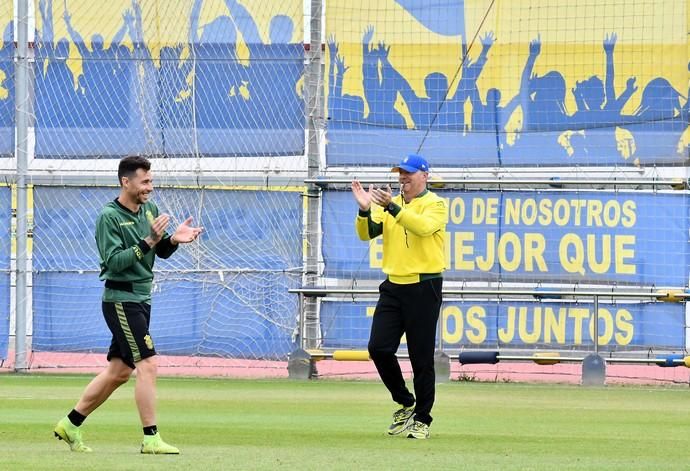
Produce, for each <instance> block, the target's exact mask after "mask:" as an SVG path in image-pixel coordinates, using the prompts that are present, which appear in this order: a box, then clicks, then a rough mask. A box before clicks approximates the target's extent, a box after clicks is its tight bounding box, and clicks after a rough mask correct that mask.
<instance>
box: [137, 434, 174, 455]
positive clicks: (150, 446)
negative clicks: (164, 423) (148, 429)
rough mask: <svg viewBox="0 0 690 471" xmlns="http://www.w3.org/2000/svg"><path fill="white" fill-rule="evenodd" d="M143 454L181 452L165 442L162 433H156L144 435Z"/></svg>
mask: <svg viewBox="0 0 690 471" xmlns="http://www.w3.org/2000/svg"><path fill="white" fill-rule="evenodd" d="M141 452H142V453H145V454H148V455H179V454H180V450H178V449H177V448H175V447H174V446H172V445H168V444H167V443H165V442H164V441H163V439H162V438H161V434H160V433H156V434H155V435H144V441H143V442H142V444H141Z"/></svg>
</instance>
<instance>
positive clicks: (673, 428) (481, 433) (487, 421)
mask: <svg viewBox="0 0 690 471" xmlns="http://www.w3.org/2000/svg"><path fill="white" fill-rule="evenodd" d="M89 378H90V377H86V376H16V375H0V469H3V470H6V469H7V470H15V469H16V470H43V469H46V470H59V469H80V470H81V469H100V470H110V469H132V470H134V469H146V470H155V469H165V470H175V469H184V470H187V471H191V470H205V471H210V470H216V469H242V470H244V469H299V470H307V469H314V470H317V469H318V470H326V469H328V470H330V469H348V470H350V469H375V470H378V469H396V470H402V469H420V468H421V469H423V470H424V471H430V470H436V469H444V470H446V469H471V470H508V469H520V470H532V469H534V470H536V469H549V470H569V469H577V470H580V469H581V470H594V469H605V470H614V469H620V470H631V469H645V470H657V469H664V470H668V469H689V468H690V451H688V446H687V442H688V438H689V437H690V413H689V412H690V400H689V399H690V398H689V397H688V396H689V395H690V391H688V390H687V388H680V387H674V388H641V387H606V388H594V389H587V388H582V387H578V386H561V385H528V384H515V383H476V382H453V383H450V384H442V385H439V387H438V388H437V398H436V406H435V408H434V416H435V422H434V424H433V426H432V428H431V430H432V436H431V439H430V440H427V441H415V440H409V439H405V438H402V437H388V436H387V435H386V434H385V433H384V430H385V428H386V427H387V426H388V421H389V420H390V413H391V412H392V411H393V405H392V403H391V401H390V400H389V397H388V394H387V392H386V391H385V388H384V387H383V385H382V384H380V383H378V382H364V381H359V382H357V381H333V380H332V381H324V380H318V381H311V382H295V381H289V380H271V381H258V380H254V381H249V380H241V381H240V380H228V379H178V378H169V379H168V378H163V379H160V380H159V393H158V396H159V428H160V430H161V433H162V435H163V438H164V439H165V440H166V441H168V442H170V443H171V444H174V445H176V446H178V447H179V448H180V449H181V451H182V454H181V455H179V456H144V455H140V454H139V450H138V446H139V443H140V440H141V429H140V427H139V421H138V416H137V413H136V409H135V406H134V399H133V382H130V383H128V384H127V385H125V386H123V387H122V388H121V389H120V390H118V391H117V392H116V393H115V394H114V395H113V397H111V399H110V400H109V401H108V402H106V404H105V405H103V406H102V407H101V408H100V409H99V410H97V411H96V412H95V413H94V414H93V415H92V416H91V417H89V419H88V420H87V421H86V423H85V424H84V429H83V430H84V437H85V442H86V443H87V444H88V445H89V446H91V447H92V448H93V449H94V453H92V454H88V455H85V454H77V453H72V452H70V451H69V449H68V447H67V445H66V444H64V443H62V442H59V441H58V440H56V439H54V438H53V434H52V428H53V425H54V423H55V422H56V421H57V420H58V419H59V418H61V417H62V416H63V415H64V414H65V413H66V412H67V411H69V410H70V409H71V407H72V406H73V405H74V402H75V401H76V399H77V397H78V396H79V394H80V393H81V391H82V389H83V387H84V386H85V385H86V383H87V382H88V380H89Z"/></svg>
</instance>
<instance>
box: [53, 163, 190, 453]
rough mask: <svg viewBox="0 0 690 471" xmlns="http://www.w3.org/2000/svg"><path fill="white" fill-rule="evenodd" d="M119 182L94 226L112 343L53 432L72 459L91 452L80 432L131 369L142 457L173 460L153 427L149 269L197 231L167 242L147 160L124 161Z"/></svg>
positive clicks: (178, 232) (186, 227)
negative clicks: (103, 362)
mask: <svg viewBox="0 0 690 471" xmlns="http://www.w3.org/2000/svg"><path fill="white" fill-rule="evenodd" d="M118 179H119V182H120V195H119V196H118V197H117V198H116V199H115V200H113V201H111V202H110V203H108V204H106V205H105V207H104V208H103V209H102V210H101V213H100V214H99V216H98V220H97V221H96V245H97V246H98V253H99V257H100V266H101V275H100V279H101V280H104V281H105V290H104V292H103V298H102V301H103V302H102V309H103V316H104V318H105V321H106V324H107V325H108V328H109V329H110V331H111V333H112V335H113V337H112V341H111V344H110V349H109V351H108V366H107V367H106V369H105V370H103V371H102V372H101V373H100V374H98V376H96V377H95V378H94V379H93V380H92V381H91V382H90V383H89V385H88V386H87V387H86V389H85V390H84V392H83V394H82V396H81V398H80V399H79V401H78V402H77V404H76V406H75V407H74V409H72V411H71V412H70V413H69V414H68V415H67V416H65V417H63V418H62V419H61V420H60V421H59V422H58V423H57V425H56V426H55V431H54V432H55V436H56V437H57V438H59V439H61V440H64V441H65V442H67V443H68V444H69V446H70V449H71V450H72V451H78V452H90V451H91V448H89V447H87V446H86V445H84V442H83V440H82V437H81V429H80V428H79V427H80V426H81V424H82V423H83V422H84V420H85V419H86V417H87V416H88V415H89V414H91V412H93V411H94V410H96V408H98V407H99V406H100V405H101V404H103V402H105V400H106V399H108V397H110V395H111V394H112V393H113V391H115V390H116V389H117V388H118V387H120V386H121V385H123V384H124V383H126V382H127V381H128V380H129V377H130V375H131V374H132V372H133V371H134V369H136V370H137V377H136V378H137V379H136V386H135V390H134V391H135V392H134V398H135V401H136V404H137V409H138V410H139V418H140V419H141V423H142V426H143V429H144V439H143V442H142V445H141V452H142V453H150V454H178V453H179V450H178V449H177V448H175V447H174V446H171V445H168V444H167V443H165V442H164V441H163V440H162V438H161V436H160V434H159V433H158V429H157V426H156V368H157V365H156V360H155V355H156V350H155V348H154V344H153V339H152V338H151V335H150V334H149V323H150V316H151V285H152V283H153V263H154V258H155V256H156V255H158V256H159V257H161V258H168V257H170V256H171V255H172V254H173V253H174V252H175V251H176V250H177V247H178V245H179V244H185V243H189V242H193V241H194V240H196V239H197V237H198V236H199V234H200V233H201V231H202V229H201V228H200V227H191V226H190V223H191V221H192V218H191V217H190V218H188V219H187V220H186V221H184V222H183V223H182V224H180V225H179V226H178V227H177V229H175V232H174V233H173V234H172V235H169V234H168V233H167V232H166V229H167V227H168V224H169V223H170V216H168V215H167V214H159V213H158V207H157V206H156V205H155V204H154V203H153V202H151V201H149V197H150V195H151V192H152V191H153V178H152V176H151V164H150V162H149V161H148V160H147V159H145V158H143V157H138V156H131V157H125V158H124V159H122V160H121V161H120V165H119V167H118Z"/></svg>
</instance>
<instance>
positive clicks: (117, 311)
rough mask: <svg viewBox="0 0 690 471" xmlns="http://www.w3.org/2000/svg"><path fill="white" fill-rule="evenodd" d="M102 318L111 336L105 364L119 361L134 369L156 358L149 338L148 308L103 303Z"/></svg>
mask: <svg viewBox="0 0 690 471" xmlns="http://www.w3.org/2000/svg"><path fill="white" fill-rule="evenodd" d="M103 317H104V318H105V322H106V324H108V328H109V329H110V332H112V334H113V339H112V340H111V342H110V349H109V350H108V361H110V360H111V359H112V358H120V359H121V360H122V361H124V362H125V364H126V365H127V366H129V367H130V368H132V369H134V368H136V364H137V363H138V362H140V361H141V360H143V359H144V358H149V357H152V356H154V355H155V354H156V350H155V349H154V348H153V339H152V338H151V335H150V334H149V323H150V322H151V305H150V304H146V303H127V302H125V303H108V302H103Z"/></svg>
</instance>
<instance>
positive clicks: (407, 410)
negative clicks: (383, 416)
mask: <svg viewBox="0 0 690 471" xmlns="http://www.w3.org/2000/svg"><path fill="white" fill-rule="evenodd" d="M413 416H414V404H412V405H411V406H410V407H403V408H401V409H398V410H397V411H395V413H394V414H393V423H392V424H390V426H389V427H388V435H399V434H400V433H402V431H403V430H405V429H406V428H407V427H409V426H410V425H411V424H412V422H413V420H414V419H413Z"/></svg>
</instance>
